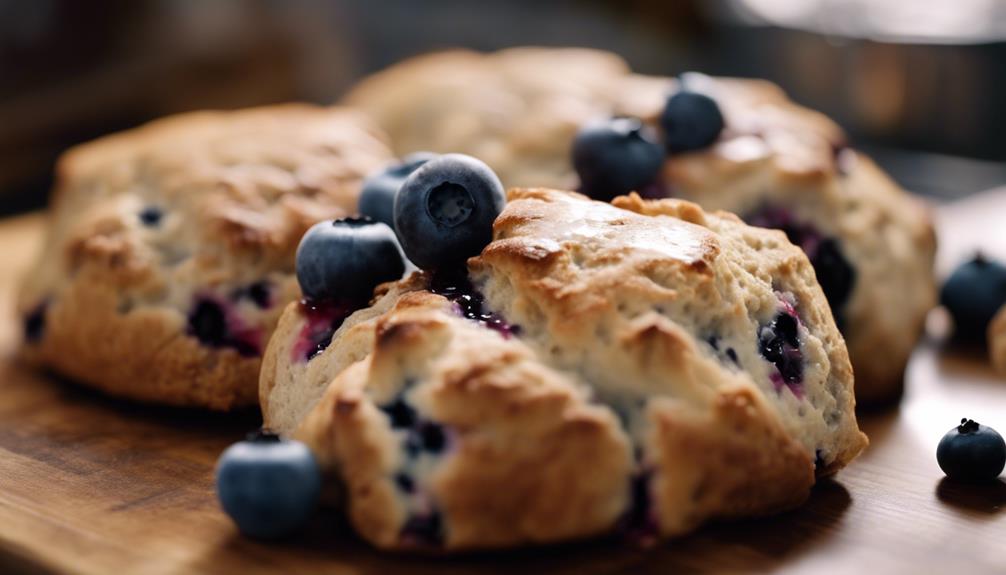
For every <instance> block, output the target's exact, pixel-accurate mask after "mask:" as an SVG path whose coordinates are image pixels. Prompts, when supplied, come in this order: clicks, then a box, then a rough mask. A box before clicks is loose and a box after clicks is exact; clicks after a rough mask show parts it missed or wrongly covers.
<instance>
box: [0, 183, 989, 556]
mask: <svg viewBox="0 0 1006 575" xmlns="http://www.w3.org/2000/svg"><path fill="white" fill-rule="evenodd" d="M937 216H938V217H937V220H938V222H939V227H940V232H941V236H942V237H941V239H942V244H943V248H942V250H941V254H940V268H941V271H943V272H945V270H946V269H948V267H949V266H951V265H953V264H954V263H955V262H956V261H958V260H959V259H960V258H962V257H963V255H962V254H965V253H966V252H968V251H971V250H973V249H974V247H977V246H982V247H983V248H984V249H985V250H986V251H989V252H991V253H998V254H999V255H1000V256H1004V257H1006V230H1004V229H1003V223H1004V217H1006V190H1002V191H999V192H996V193H989V194H985V195H983V196H979V197H975V198H972V199H970V200H967V201H966V202H963V203H959V204H955V205H950V206H945V207H943V208H941V209H940V210H939V212H938V214H937ZM41 223H42V221H41V218H40V217H39V216H29V217H26V218H20V219H15V220H8V221H6V222H0V302H2V303H0V306H2V307H0V573H6V572H15V573H17V572H27V573H50V572H58V573H64V572H66V573H88V574H92V573H93V574H102V575H104V574H115V575H121V574H124V573H198V572H208V573H240V574H241V575H251V574H253V573H267V572H282V573H287V574H289V573H336V574H385V573H408V574H413V573H414V574H422V573H438V574H441V573H442V574H469V573H476V572H477V573H522V574H530V573H546V572H547V573H556V574H565V573H569V574H572V573H577V574H580V573H583V574H588V575H592V574H607V573H672V572H693V571H694V572H723V571H728V572H738V571H758V572H764V571H777V572H791V573H861V572H862V571H863V570H864V569H869V570H871V571H872V572H874V573H885V574H886V573H961V574H964V573H967V574H968V575H974V574H977V573H1006V482H1004V481H1003V480H1002V479H1000V480H999V481H998V482H995V483H993V484H990V485H985V486H980V487H977V486H966V485H959V484H955V483H953V482H950V481H948V480H945V479H943V474H942V473H941V472H940V470H939V468H938V467H937V465H936V459H935V455H934V454H935V450H936V444H937V442H938V441H939V439H940V437H942V435H943V433H944V432H945V431H946V430H947V429H949V428H950V427H952V426H953V425H954V424H955V423H956V422H957V420H958V419H959V418H961V417H962V416H967V417H971V418H973V419H976V420H978V421H981V422H986V423H988V424H991V425H993V426H998V428H999V429H1000V430H1001V431H1006V378H1004V377H997V376H996V375H995V374H993V373H992V372H991V370H990V368H989V367H988V366H987V364H986V362H985V360H984V358H983V357H981V356H978V355H961V352H955V351H951V350H949V349H944V348H943V347H942V346H941V344H940V343H939V341H938V338H937V337H936V336H934V335H931V336H930V337H929V338H928V339H927V341H925V342H924V343H923V344H922V345H921V346H920V347H919V349H918V352H917V353H916V354H915V356H914V357H913V359H912V363H911V366H910V368H909V370H908V376H907V377H908V384H907V391H906V394H905V397H904V399H903V401H902V402H901V404H900V406H898V407H896V408H894V409H890V410H887V411H883V412H878V413H868V414H861V416H860V422H861V425H862V427H863V429H864V430H865V431H866V433H867V434H869V436H870V439H871V442H872V444H871V447H870V448H869V450H868V451H867V452H866V453H865V454H864V455H863V456H862V457H860V458H859V459H858V460H857V461H855V462H854V463H853V464H852V465H851V466H849V467H848V468H847V469H846V470H844V471H843V472H842V473H840V474H839V475H838V476H837V477H836V478H835V480H834V481H826V482H824V483H822V484H820V485H818V486H817V487H816V488H815V489H814V492H813V495H812V497H811V499H810V501H809V502H808V503H807V504H806V505H805V506H804V507H802V508H800V509H798V510H796V511H793V512H790V513H787V514H785V515H781V516H778V517H773V518H768V519H762V520H749V521H742V522H735V523H726V524H717V525H710V526H708V527H706V528H704V529H702V530H700V531H699V532H698V533H696V534H694V535H692V536H689V537H686V538H683V539H679V540H676V541H671V542H668V543H665V544H662V545H660V546H659V547H657V548H655V549H651V550H646V551H644V550H639V549H634V548H627V547H625V546H622V545H620V544H619V543H618V542H616V541H599V542H590V543H584V544H577V545H572V546H565V547H560V548H551V549H534V550H525V551H520V552H516V553H511V554H503V553H494V554H480V555H469V556H464V557H456V558H430V557H415V556H412V557H402V556H394V555H387V554H381V553H378V552H376V551H374V550H372V549H370V548H369V547H367V546H366V545H364V544H363V543H361V542H360V541H359V540H358V539H356V538H355V537H354V536H353V535H352V534H351V532H350V531H348V530H347V529H346V528H345V527H344V526H343V525H342V524H341V523H340V521H339V519H338V517H337V516H335V515H334V514H331V513H321V514H319V516H318V517H317V518H316V520H315V522H314V525H313V526H312V527H311V528H310V529H309V530H308V531H307V534H306V535H304V536H303V538H301V539H295V540H291V541H287V542H283V543H276V544H261V543H257V542H254V541H251V540H248V539H245V538H243V537H241V536H240V535H238V533H237V532H236V530H235V529H234V527H233V526H232V525H231V523H230V522H229V521H228V519H227V517H225V516H224V515H223V513H222V512H221V511H220V509H219V507H218V506H217V502H216V499H215V497H214V492H213V484H212V477H213V465H214V462H215V460H216V458H217V455H218V454H219V453H220V451H221V450H223V449H224V448H225V447H226V446H227V445H228V444H230V443H231V442H233V441H236V440H238V439H240V438H241V437H242V436H243V434H244V433H245V432H246V431H248V430H250V429H252V428H254V427H256V426H257V425H258V416H257V414H256V413H241V414H236V415H219V414H206V413H200V412H195V411H184V410H176V409H162V408H152V407H145V406H137V405H132V404H129V403H125V402H121V401H116V400H111V399H108V398H106V397H102V396H100V395H98V394H96V393H94V392H91V391H88V390H84V389H81V388H78V387H76V386H74V385H72V384H69V383H67V382H63V381H59V380H58V379H57V378H55V377H53V376H50V375H46V374H43V373H37V372H34V371H32V370H30V369H28V368H26V367H25V366H24V365H22V364H21V363H20V362H19V361H18V359H17V356H16V349H17V339H18V333H19V331H20V328H19V327H18V325H17V323H16V322H15V321H14V318H13V310H12V301H13V299H12V298H13V288H14V285H15V283H16V280H17V278H18V277H19V276H20V275H21V273H23V270H24V269H25V267H26V266H27V264H28V261H29V259H30V257H31V256H32V255H33V252H34V251H35V249H37V247H38V244H39V242H40V238H41ZM932 319H933V321H932V322H931V324H933V328H932V329H931V331H932V332H934V333H935V332H939V331H940V324H945V321H941V317H940V314H939V313H938V312H936V313H934V316H933V318H932ZM944 319H945V318H944Z"/></svg>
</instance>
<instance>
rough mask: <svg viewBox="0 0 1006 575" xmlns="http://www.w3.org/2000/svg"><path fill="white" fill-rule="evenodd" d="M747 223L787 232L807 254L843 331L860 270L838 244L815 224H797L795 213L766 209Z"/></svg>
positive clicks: (790, 239) (766, 207)
mask: <svg viewBox="0 0 1006 575" xmlns="http://www.w3.org/2000/svg"><path fill="white" fill-rule="evenodd" d="M744 221H746V222H747V223H749V224H751V225H752V226H758V227H761V228H773V229H777V230H782V231H784V232H786V237H787V238H789V241H790V242H792V243H793V244H794V245H796V246H799V247H800V248H801V249H802V250H803V251H804V253H806V254H807V258H808V259H810V264H811V265H812V266H813V267H814V272H815V273H816V274H817V281H818V283H820V284H821V289H822V290H823V291H824V296H825V298H826V299H827V300H828V304H829V305H830V306H831V310H832V312H833V313H834V315H835V322H836V323H837V324H838V327H839V329H842V328H843V327H844V325H843V324H844V323H845V322H844V315H845V314H844V309H845V303H846V302H847V301H849V297H850V296H851V295H852V290H853V288H854V287H855V285H856V270H855V269H854V268H853V267H852V264H850V263H849V260H848V259H846V257H845V254H844V252H843V251H842V246H841V244H840V243H839V242H838V240H836V239H834V238H829V237H825V236H824V235H823V234H822V233H821V232H820V230H818V229H817V228H816V227H815V226H813V225H812V224H808V223H803V222H800V221H797V219H796V217H795V216H794V215H793V213H792V212H790V211H789V210H787V209H785V208H779V207H776V206H764V207H762V208H761V209H760V210H758V211H757V212H754V213H752V214H749V215H748V216H747V217H745V218H744Z"/></svg>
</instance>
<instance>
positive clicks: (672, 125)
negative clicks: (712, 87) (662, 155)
mask: <svg viewBox="0 0 1006 575" xmlns="http://www.w3.org/2000/svg"><path fill="white" fill-rule="evenodd" d="M660 126H661V128H663V130H664V145H665V146H666V147H667V150H668V151H669V152H687V151H689V150H698V149H700V148H705V147H706V146H708V145H710V144H712V143H713V142H715V141H716V138H719V136H720V132H721V131H722V130H723V114H722V113H721V112H720V107H719V105H718V104H716V100H713V99H712V98H710V97H709V96H707V95H705V94H702V93H699V92H693V91H690V90H682V91H680V92H676V93H675V94H673V95H671V97H670V98H668V99H667V103H666V104H664V110H663V112H661V114H660Z"/></svg>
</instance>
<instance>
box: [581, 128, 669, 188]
mask: <svg viewBox="0 0 1006 575" xmlns="http://www.w3.org/2000/svg"><path fill="white" fill-rule="evenodd" d="M663 163H664V152H663V150H662V149H661V148H660V144H658V143H657V139H656V135H655V134H654V132H653V130H651V129H650V128H648V127H646V126H644V125H643V123H642V122H640V121H639V120H637V119H635V118H611V119H607V120H595V121H593V122H589V123H587V124H586V125H585V126H583V128H581V129H580V131H579V133H577V135H576V139H575V140H573V167H574V168H576V173H577V174H578V175H579V176H580V185H581V190H582V191H583V193H585V194H587V195H588V196H590V197H592V198H594V199H596V200H602V201H608V200H610V199H611V198H614V197H615V196H619V195H622V194H627V193H629V192H631V191H634V190H635V191H639V190H640V189H642V188H644V187H646V186H647V185H649V184H652V183H653V182H654V181H655V180H656V179H657V174H658V173H659V172H660V167H661V166H662V165H663Z"/></svg>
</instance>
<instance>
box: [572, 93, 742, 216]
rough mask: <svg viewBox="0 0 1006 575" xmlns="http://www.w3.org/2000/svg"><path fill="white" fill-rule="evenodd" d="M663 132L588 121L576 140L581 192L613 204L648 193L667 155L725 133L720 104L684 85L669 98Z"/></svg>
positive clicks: (630, 121)
mask: <svg viewBox="0 0 1006 575" xmlns="http://www.w3.org/2000/svg"><path fill="white" fill-rule="evenodd" d="M682 82H685V80H684V79H682ZM660 128H661V133H660V134H659V135H658V134H657V132H656V130H654V129H653V128H651V127H649V126H646V125H644V124H643V123H642V122H641V121H640V120H639V119H637V118H628V117H615V118H610V119H603V120H595V121H593V122H588V123H587V124H586V125H585V126H584V127H583V128H582V129H581V130H580V131H579V133H577V135H576V139H575V140H574V141H573V167H574V168H575V169H576V173H577V174H578V175H579V177H580V186H581V191H582V192H583V193H584V194H586V195H588V196H590V197H592V198H594V199H597V200H603V201H609V200H611V199H612V198H614V197H615V196H619V195H622V194H627V193H629V192H631V191H640V190H645V189H646V188H647V187H648V186H650V185H652V184H653V183H654V182H655V181H656V180H657V175H658V174H659V172H660V168H661V166H662V165H663V163H664V157H665V155H666V154H675V153H680V152H687V151H690V150H698V149H701V148H705V147H706V146H708V145H710V144H712V143H713V142H715V141H716V139H717V138H718V137H719V135H720V132H721V131H722V130H723V114H722V113H721V112H720V108H719V106H718V105H717V104H716V100H713V99H712V98H710V97H709V96H707V95H705V94H702V93H700V92H696V91H692V90H689V89H687V83H686V89H683V90H681V91H679V92H676V93H674V94H673V95H672V96H671V97H669V98H668V99H667V103H666V104H665V105H664V109H663V112H662V113H661V115H660ZM660 136H662V140H663V141H662V143H661V137H660Z"/></svg>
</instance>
